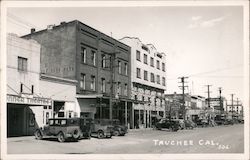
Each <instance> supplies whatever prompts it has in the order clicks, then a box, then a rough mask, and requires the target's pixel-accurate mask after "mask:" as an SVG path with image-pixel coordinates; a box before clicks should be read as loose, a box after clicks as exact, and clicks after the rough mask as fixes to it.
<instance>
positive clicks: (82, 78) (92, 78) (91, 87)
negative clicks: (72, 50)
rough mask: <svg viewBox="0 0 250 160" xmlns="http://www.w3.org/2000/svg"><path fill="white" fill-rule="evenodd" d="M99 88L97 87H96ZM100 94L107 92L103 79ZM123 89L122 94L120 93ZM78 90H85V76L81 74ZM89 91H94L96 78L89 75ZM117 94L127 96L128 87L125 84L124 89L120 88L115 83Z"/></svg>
mask: <svg viewBox="0 0 250 160" xmlns="http://www.w3.org/2000/svg"><path fill="white" fill-rule="evenodd" d="M98 86H99V85H98ZM100 87H101V92H102V93H106V92H107V82H106V80H105V78H101V84H100ZM122 88H123V93H122ZM80 89H82V90H86V74H83V73H81V79H80ZM90 90H92V91H96V77H95V76H93V75H91V76H90ZM116 90H117V94H119V95H126V96H127V95H128V85H127V84H126V83H125V84H124V87H122V85H121V82H118V83H117V88H116Z"/></svg>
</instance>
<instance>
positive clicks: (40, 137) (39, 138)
mask: <svg viewBox="0 0 250 160" xmlns="http://www.w3.org/2000/svg"><path fill="white" fill-rule="evenodd" d="M35 137H36V139H37V140H41V139H42V138H43V136H42V133H41V131H40V130H36V132H35Z"/></svg>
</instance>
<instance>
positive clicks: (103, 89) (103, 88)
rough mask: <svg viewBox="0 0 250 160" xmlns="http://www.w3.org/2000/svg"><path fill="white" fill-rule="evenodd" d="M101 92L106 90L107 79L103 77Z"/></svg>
mask: <svg viewBox="0 0 250 160" xmlns="http://www.w3.org/2000/svg"><path fill="white" fill-rule="evenodd" d="M101 92H102V93H105V92H106V81H105V78H102V79H101Z"/></svg>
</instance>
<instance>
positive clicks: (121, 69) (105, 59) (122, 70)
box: [101, 54, 128, 76]
mask: <svg viewBox="0 0 250 160" xmlns="http://www.w3.org/2000/svg"><path fill="white" fill-rule="evenodd" d="M101 57H102V68H109V69H110V61H111V59H110V56H109V55H105V54H102V55H101ZM115 62H117V66H118V73H119V74H123V75H126V76H127V75H128V63H127V62H122V61H121V60H117V61H115ZM115 66H116V65H115Z"/></svg>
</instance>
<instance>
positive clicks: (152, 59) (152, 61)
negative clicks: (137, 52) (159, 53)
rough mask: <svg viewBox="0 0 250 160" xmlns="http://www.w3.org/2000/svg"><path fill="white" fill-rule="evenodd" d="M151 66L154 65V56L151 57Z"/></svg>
mask: <svg viewBox="0 0 250 160" xmlns="http://www.w3.org/2000/svg"><path fill="white" fill-rule="evenodd" d="M150 66H151V67H154V58H153V57H150Z"/></svg>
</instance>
